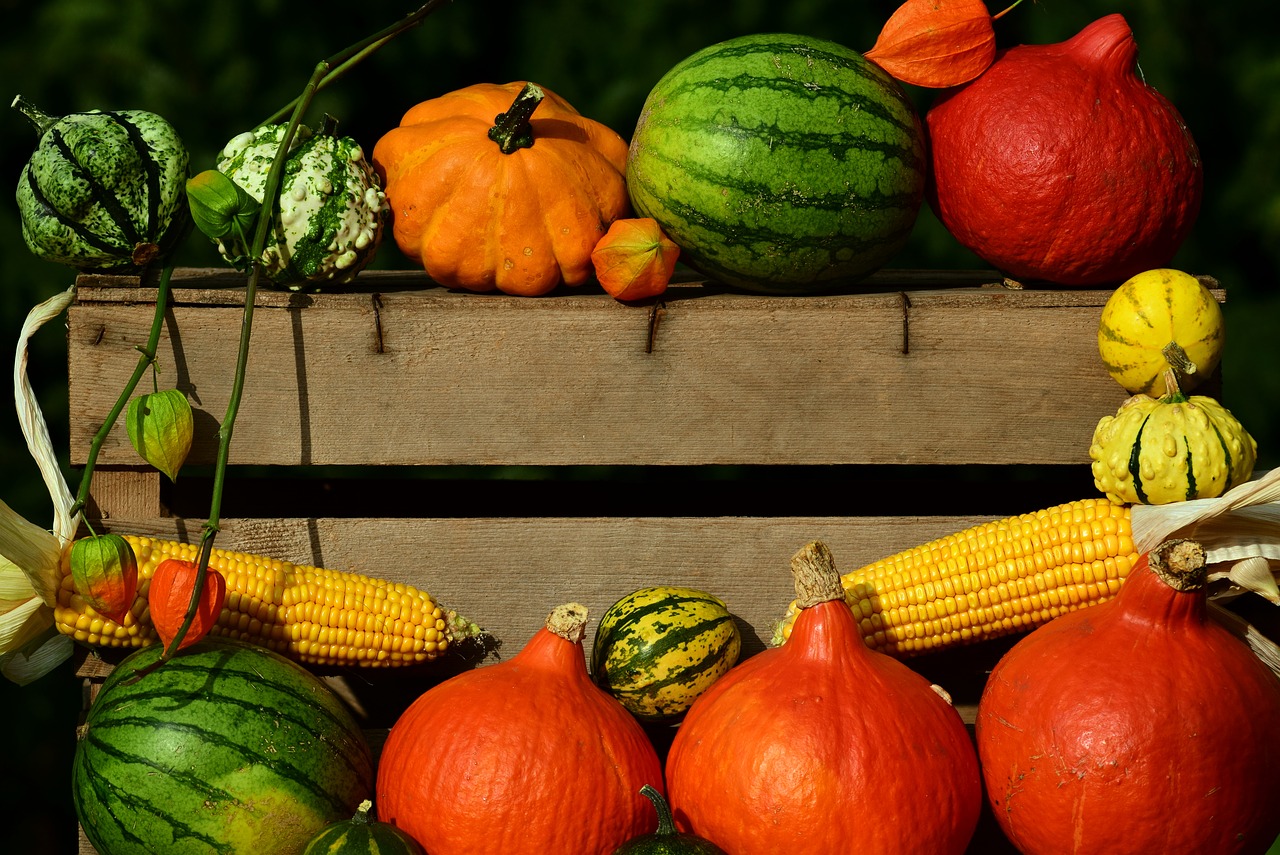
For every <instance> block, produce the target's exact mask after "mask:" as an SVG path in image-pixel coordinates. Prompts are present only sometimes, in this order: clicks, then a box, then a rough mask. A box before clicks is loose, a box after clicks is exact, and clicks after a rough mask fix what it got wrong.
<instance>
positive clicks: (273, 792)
mask: <svg viewBox="0 0 1280 855" xmlns="http://www.w3.org/2000/svg"><path fill="white" fill-rule="evenodd" d="M160 647H161V646H160V645H152V646H150V647H145V648H143V649H141V650H139V651H137V652H136V653H133V654H131V655H129V656H128V657H126V658H125V659H124V660H123V661H121V662H120V664H119V665H117V666H116V669H115V670H114V671H113V672H112V673H111V675H110V676H109V677H108V678H107V680H106V681H105V682H104V683H103V686H102V689H101V690H100V692H99V693H98V696H97V698H96V699H95V701H94V703H93V706H92V707H91V708H90V709H89V714H88V717H87V720H86V721H85V724H84V726H83V727H82V728H81V729H80V733H79V738H78V741H77V743H76V749H75V758H74V765H73V771H72V786H73V796H74V801H75V808H76V815H77V816H78V817H79V819H80V825H81V827H82V828H83V829H84V833H85V836H87V837H88V838H89V841H90V842H91V843H92V844H93V846H94V848H96V849H97V851H98V852H99V855H128V853H152V852H164V853H166V855H185V853H226V855H231V853H253V855H296V853H298V852H300V851H302V849H303V847H304V846H306V844H307V842H308V841H309V840H310V839H311V838H312V837H313V836H314V835H315V834H316V833H317V832H319V831H320V830H321V829H322V828H324V827H325V826H327V825H329V824H331V823H334V822H338V821H340V820H344V819H349V818H350V817H351V816H352V815H353V814H354V813H355V811H356V808H357V806H358V805H359V804H360V802H361V801H362V800H364V799H367V798H370V797H371V796H372V793H373V780H374V775H373V756H372V752H371V750H370V748H369V744H368V742H367V740H366V738H365V736H364V733H363V731H361V729H360V728H359V726H358V725H357V724H356V722H355V720H354V718H353V717H352V715H351V713H350V712H348V710H347V708H346V707H345V706H344V705H343V704H342V702H341V700H339V698H338V697H337V695H335V694H334V693H333V692H332V691H331V690H330V689H329V688H328V687H327V686H326V685H325V684H324V682H323V681H321V680H320V679H319V678H318V677H316V676H315V675H314V674H312V673H311V672H310V671H307V670H306V669H304V668H302V667H301V666H299V665H297V664H295V663H293V662H290V661H289V660H288V659H285V658H284V657H283V656H280V655H278V654H276V653H272V652H271V651H268V650H266V649H264V648H261V647H258V646H256V645H252V644H249V643H246V642H243V641H236V640H232V639H229V638H221V637H212V636H210V637H207V638H205V639H203V640H202V641H200V642H199V643H197V644H194V645H192V646H191V647H189V648H187V649H186V650H184V651H182V652H180V653H178V654H177V655H176V656H174V657H173V658H172V659H171V660H170V661H168V662H166V663H164V664H163V665H161V666H160V667H159V668H157V669H156V670H154V671H151V672H150V673H146V674H145V675H144V676H142V678H141V679H138V680H134V681H132V682H130V680H129V678H130V677H131V676H132V675H133V674H134V673H135V671H137V670H139V669H143V668H146V667H147V666H148V665H151V664H152V663H154V662H155V661H156V659H157V658H158V657H159V656H160V653H161V652H162V651H161V650H160Z"/></svg>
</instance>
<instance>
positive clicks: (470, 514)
mask: <svg viewBox="0 0 1280 855" xmlns="http://www.w3.org/2000/svg"><path fill="white" fill-rule="evenodd" d="M243 286H244V281H243V278H242V277H241V276H240V275H239V274H236V273H234V272H232V271H210V270H184V271H179V272H178V274H177V276H175V280H174V293H173V305H172V308H171V310H170V312H169V313H168V315H167V317H166V322H165V327H164V335H163V337H162V340H161V344H160V350H159V360H158V365H159V372H160V384H161V386H162V387H166V386H173V385H176V386H177V387H178V388H180V389H182V390H184V391H185V392H186V393H187V394H188V395H189V397H190V399H191V401H192V403H193V406H194V407H195V408H196V438H195V443H194V446H193V448H192V452H191V456H190V457H189V459H188V465H187V467H186V468H185V469H184V471H183V473H182V474H181V475H180V476H179V478H178V480H177V482H176V483H172V484H171V483H170V482H169V481H168V480H167V479H165V478H164V477H163V476H161V475H159V474H158V473H157V472H155V471H154V470H152V469H150V468H148V467H146V466H143V465H140V461H139V460H138V458H137V457H136V456H135V454H134V452H133V450H132V448H131V447H130V446H129V443H128V439H127V436H126V434H125V431H124V427H123V425H118V426H117V428H116V429H115V430H114V431H113V432H112V433H111V434H110V436H109V437H108V439H107V441H106V442H105V444H104V445H103V447H102V450H101V456H100V458H99V460H98V464H97V469H96V472H95V475H94V480H93V506H92V508H91V510H90V516H91V517H92V518H96V519H98V520H99V521H100V524H101V525H102V527H104V528H107V529H111V530H118V531H123V532H135V533H152V534H156V535H162V536H166V537H177V538H190V539H195V538H198V537H199V535H200V528H201V525H202V523H203V520H204V516H205V515H206V514H207V510H208V487H209V480H210V479H209V474H208V473H209V472H210V471H211V467H210V464H211V463H212V461H213V459H214V453H215V450H216V441H217V440H216V430H217V425H218V422H219V420H220V419H221V418H222V417H223V414H224V412H225V410H226V404H227V399H228V394H229V390H230V388H231V379H232V375H233V367H234V364H235V355H236V349H237V342H238V337H239V334H240V327H241V318H242V306H243V299H244V287H243ZM357 287H358V290H353V291H350V292H347V293H339V294H315V295H304V294H292V293H282V292H274V291H268V292H260V293H259V294H258V297H257V301H256V307H255V314H254V319H253V337H252V346H251V349H250V362H249V373H248V378H247V382H246V385H245V390H244V396H243V400H242V404H241V408H240V413H239V417H238V420H237V422H236V425H235V434H234V441H233V444H232V448H231V455H230V463H231V467H232V468H231V472H230V476H229V480H228V484H227V493H226V496H225V498H224V504H223V520H222V528H221V531H220V532H219V534H218V536H217V541H216V545H218V546H222V547H227V548H233V549H238V550H246V551H253V552H261V553H266V554H270V555H274V556H278V557H281V558H287V559H290V560H293V561H297V562H304V563H310V564H318V565H322V566H327V567H332V568H335V569H350V570H356V571H359V572H364V573H369V574H371V575H377V576H381V577H384V578H388V579H393V580H398V581H404V582H410V583H413V584H415V585H418V586H419V587H422V588H425V589H427V590H429V591H431V592H432V593H433V594H435V595H436V596H437V597H438V598H439V600H440V601H442V602H444V603H446V604H447V605H449V606H451V607H453V608H455V609H457V610H458V611H459V612H461V613H462V614H465V615H466V616H468V617H470V618H471V619H472V620H474V621H476V622H477V623H479V624H481V625H482V626H484V627H485V628H486V629H487V630H489V631H490V632H492V633H493V634H494V636H495V637H496V638H497V639H498V640H499V641H500V643H501V644H503V645H504V646H505V647H506V649H508V650H515V649H519V647H520V646H521V645H522V644H523V643H524V641H525V640H526V639H527V638H528V637H529V636H530V635H531V634H532V632H533V631H534V630H535V629H536V628H537V627H538V626H540V625H541V623H542V621H543V619H544V618H545V616H546V613H547V612H548V610H549V609H550V608H551V607H552V606H554V605H556V604H558V603H562V602H566V601H570V600H576V601H580V602H583V603H585V604H587V605H588V606H589V608H590V609H591V610H592V611H593V612H594V613H595V615H596V616H597V617H598V616H599V614H600V613H601V612H603V610H604V609H606V608H607V607H608V606H609V605H610V604H611V603H612V602H614V601H615V600H616V599H617V598H618V597H620V596H622V595H623V594H625V593H627V592H629V591H631V590H633V589H635V588H637V587H641V586H644V585H650V584H679V585H689V586H693V587H698V588H703V589H706V590H709V591H712V592H715V593H716V594H718V595H719V596H721V597H722V598H723V599H725V600H726V601H727V602H728V603H729V605H730V607H731V608H732V610H733V612H734V614H735V616H736V617H737V618H738V619H739V621H740V624H741V626H742V629H743V631H744V636H745V655H751V654H753V653H755V652H758V651H759V650H760V649H762V648H763V647H764V646H765V645H766V644H767V643H768V640H769V637H770V635H771V632H772V628H773V625H774V622H775V621H777V620H778V619H779V618H780V617H781V615H782V613H783V611H784V610H785V607H786V605H787V603H788V602H789V601H790V599H791V596H792V591H791V581H790V576H789V572H788V559H789V557H790V556H791V554H792V553H793V552H794V551H795V550H796V549H797V548H799V547H800V546H802V545H803V544H804V543H806V542H808V541H810V540H814V539H821V540H825V541H826V542H827V543H828V544H829V545H830V547H831V549H832V551H833V553H834V555H835V557H836V560H837V562H838V564H839V565H840V566H841V567H843V568H853V567H856V566H859V565H861V564H864V563H867V562H869V561H872V560H875V559H876V558H879V557H882V556H884V555H887V554H890V553H892V552H895V551H898V550H900V549H903V548H906V547H909V546H913V545H915V544H917V543H921V542H924V541H927V540H929V539H932V538H934V537H937V536H941V535H943V534H946V533H949V532H951V531H955V530H958V529H960V528H963V527H966V526H968V525H970V524H973V523H974V522H977V521H979V520H983V519H993V518H998V517H1003V516H1008V515H1010V514H1014V513H1020V512H1023V511H1030V510H1035V509H1037V508H1039V507H1043V506H1047V505H1049V504H1053V503H1056V502H1058V501H1066V500H1069V499H1073V498H1080V497H1084V496H1088V495H1092V494H1093V493H1094V490H1093V487H1092V480H1091V476H1090V475H1089V471H1088V455H1087V449H1088V445H1089V440H1090V437H1091V436H1092V432H1093V429H1094V426H1095V425H1096V423H1097V421H1098V419H1099V418H1100V417H1101V416H1102V415H1105V414H1108V413H1111V412H1114V410H1115V408H1116V407H1117V406H1118V404H1119V403H1120V401H1121V400H1123V398H1124V392H1123V390H1121V389H1120V388H1119V387H1118V386H1117V385H1116V384H1115V383H1114V381H1112V380H1111V379H1110V378H1109V377H1108V376H1107V374H1106V372H1105V371H1104V370H1103V369H1102V366H1101V364H1100V362H1099V360H1098V356H1097V350H1096V343H1095V334H1096V328H1097V322H1098V316H1099V313H1100V311H1101V308H1102V305H1103V304H1104V302H1105V300H1106V298H1107V297H1108V296H1109V292H1107V291H1097V290H1031V289H1026V290H1023V289H1017V288H1010V287H1007V285H1006V284H1005V283H1003V282H1002V280H1001V279H1000V277H999V276H997V275H996V274H994V273H992V272H990V271H960V272H946V273H942V272H937V271H885V272H882V273H880V274H877V275H876V276H874V277H873V278H872V279H871V280H869V281H868V282H867V283H865V286H864V289H863V290H861V291H860V292H859V293H856V294H843V295H838V296H822V297H803V298H784V297H763V296H757V295H744V294H738V293H733V292H730V291H726V290H724V289H722V288H719V287H718V286H715V285H713V284H708V283H703V282H698V281H688V282H679V283H676V284H674V285H673V286H672V287H671V288H670V289H669V290H668V291H667V293H666V294H665V295H664V296H663V297H662V299H661V300H659V301H654V302H652V303H650V304H645V305H624V304H620V303H618V302H616V301H614V300H613V299H611V298H610V297H608V296H607V295H605V294H603V293H602V292H600V291H598V290H596V289H593V290H591V291H590V292H585V291H584V292H583V293H575V292H573V291H568V292H565V293H563V294H559V293H558V294H556V295H553V296H548V297H543V298H537V299H528V298H515V297H506V296H495V295H480V294H466V293H455V292H451V291H448V290H445V289H442V288H439V287H435V286H434V285H433V284H432V283H430V282H429V281H428V280H426V279H425V278H424V277H423V276H422V275H421V274H412V273H402V272H390V271H378V272H366V273H365V274H362V275H361V276H360V278H359V279H358V280H357ZM155 293H156V292H155V288H154V285H153V284H152V283H140V282H138V281H137V280H136V279H127V278H119V277H105V276H92V275H85V276H82V277H81V278H80V280H79V283H78V294H77V299H76V301H75V303H74V305H73V306H72V307H71V309H70V311H69V329H68V340H69V357H68V369H69V395H70V412H71V414H72V417H71V423H70V439H71V461H72V463H73V465H83V464H84V462H85V461H86V459H87V454H88V449H89V442H90V439H91V438H92V436H93V434H94V433H95V432H96V431H97V429H98V427H99V426H100V425H101V423H102V421H103V419H104V418H105V416H106V414H107V412H108V411H109V409H110V407H111V406H112V404H113V403H114V401H115V398H116V396H117V395H118V394H119V391H120V390H121V388H122V387H123V385H124V383H125V382H126V380H127V378H128V376H129V375H130V373H131V372H132V370H133V368H134V366H135V365H136V362H137V358H138V352H137V350H136V347H137V346H138V345H140V344H142V343H143V342H144V341H145V340H146V337H147V331H148V329H149V326H150V323H151V319H152V316H153V311H154V300H155ZM1218 294H1219V298H1220V299H1222V298H1223V295H1222V292H1220V291H1219V292H1218ZM149 382H150V381H149V379H148V380H147V381H146V382H144V384H143V387H142V389H141V391H146V390H147V389H149V388H150V386H149ZM593 625H594V621H593V622H592V626H593ZM591 631H592V627H591V626H589V628H588V651H589V647H590V632H591ZM1008 643H1011V642H1010V641H1008V640H1001V641H999V642H987V643H984V644H982V645H977V646H975V647H971V648H965V649H962V650H959V651H953V652H948V653H945V654H938V655H932V656H928V657H919V658H916V659H913V660H911V662H912V665H913V667H916V668H917V669H918V670H921V671H922V672H923V673H925V674H926V676H929V677H930V678H931V679H933V680H935V681H936V682H938V683H940V684H942V685H943V686H944V687H946V688H947V689H949V690H950V691H951V692H952V694H953V695H954V697H955V698H956V701H957V705H958V706H959V708H960V710H961V712H962V715H965V716H966V717H967V719H968V720H969V721H972V715H973V710H974V705H975V704H976V702H977V698H978V693H979V692H980V691H981V686H982V682H983V680H984V678H985V674H986V672H987V670H988V669H989V668H990V667H991V665H993V664H994V662H995V660H996V659H997V658H998V656H999V654H1000V653H1001V652H1002V651H1003V650H1004V649H1006V648H1007V644H1008ZM501 653H502V650H501V649H500V650H499V655H501ZM112 662H113V657H111V656H105V657H98V656H96V655H87V656H86V657H85V660H84V663H83V665H82V667H81V673H82V674H83V675H84V677H85V679H86V681H87V685H88V687H89V690H90V691H89V693H88V695H89V696H91V694H92V689H93V687H94V686H95V685H96V684H97V682H98V681H100V679H101V677H102V676H103V675H104V674H105V673H107V672H108V671H109V669H110V667H111V665H112ZM463 667H469V663H462V662H447V663H443V664H442V665H440V666H432V667H428V668H422V669H418V668H415V669H410V670H408V671H404V672H397V671H379V672H374V673H370V672H360V673H358V674H352V673H344V674H343V673H340V674H330V675H328V676H331V677H335V678H341V680H342V685H343V688H344V691H346V692H348V697H349V698H350V699H351V700H352V702H353V705H354V706H355V707H356V708H357V709H358V710H359V711H360V712H361V714H362V715H364V716H365V717H366V723H367V724H368V726H369V729H370V732H371V734H373V735H374V739H375V741H376V739H377V734H378V733H385V728H386V727H388V726H389V725H390V723H391V721H393V720H394V715H395V713H396V712H397V711H398V710H399V709H402V708H403V706H404V705H406V704H407V703H408V702H409V701H410V700H412V698H413V697H416V695H417V693H418V692H420V691H422V690H424V689H425V688H427V687H428V686H430V685H432V684H434V682H435V681H438V680H439V679H441V678H442V677H443V676H447V675H448V674H449V673H453V672H456V670H458V669H459V668H463ZM665 736H669V731H668V732H664V733H658V734H655V741H656V742H657V743H658V744H659V747H660V748H663V747H664V746H663V745H662V740H663V739H664V737H665ZM1001 846H1004V847H1005V849H1002V848H1001ZM979 847H980V848H979ZM81 851H82V852H92V848H91V847H89V845H88V844H87V842H83V841H82V847H81ZM974 851H983V852H999V851H1007V844H1003V842H1002V841H1000V840H999V838H998V832H996V831H994V830H993V828H992V827H991V823H990V822H989V820H987V821H984V827H983V829H981V830H980V833H979V838H978V839H977V840H976V841H975V850H974Z"/></svg>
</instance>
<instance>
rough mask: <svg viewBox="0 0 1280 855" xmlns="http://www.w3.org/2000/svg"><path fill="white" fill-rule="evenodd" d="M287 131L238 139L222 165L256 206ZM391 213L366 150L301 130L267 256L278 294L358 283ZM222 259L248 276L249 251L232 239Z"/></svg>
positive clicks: (277, 128) (225, 241) (225, 242)
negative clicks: (359, 275) (244, 271)
mask: <svg viewBox="0 0 1280 855" xmlns="http://www.w3.org/2000/svg"><path fill="white" fill-rule="evenodd" d="M286 129H287V125H284V124H275V125H263V126H262V127H259V128H258V129H256V130H254V131H248V132H245V133H242V134H239V135H237V136H236V137H234V138H233V139H232V140H231V141H230V142H228V143H227V144H226V146H224V147H223V149H222V152H221V153H220V154H219V156H218V159H217V168H218V171H220V172H222V173H224V174H226V175H227V176H228V177H230V178H231V180H233V181H234V182H235V183H236V184H238V185H240V187H241V188H243V189H244V191H245V192H246V193H248V194H249V195H251V196H253V198H255V199H257V200H258V201H259V202H261V201H262V197H263V191H264V190H265V188H266V183H267V174H268V172H270V170H271V163H272V161H273V160H274V158H275V155H276V151H277V150H278V149H279V147H280V142H281V140H283V139H284V134H285V130H286ZM388 211H389V208H388V206H387V198H386V194H385V193H383V191H382V188H381V187H380V186H379V184H378V179H377V176H376V175H375V174H374V172H373V168H372V167H371V166H370V165H369V162H368V161H367V160H366V158H365V156H364V150H363V149H362V148H361V147H360V144H359V143H357V142H356V141H355V140H354V139H352V138H351V137H339V136H337V135H336V133H333V132H332V128H329V127H326V128H323V129H321V130H320V131H319V132H312V131H311V129H309V128H307V127H306V126H300V127H299V128H298V131H297V133H296V134H295V135H294V142H293V148H292V149H291V150H290V152H289V158H288V160H287V161H286V163H285V171H284V175H283V176H282V178H281V182H280V198H279V205H278V207H277V208H276V210H275V213H274V217H273V221H272V225H271V236H270V237H269V238H268V240H267V246H266V248H265V249H264V250H263V253H262V259H261V261H262V264H263V268H264V272H265V273H266V274H267V276H268V278H269V279H270V281H271V282H272V283H273V284H274V285H275V286H277V287H281V288H287V289H289V290H292V291H301V290H309V291H319V290H323V289H324V288H325V287H326V286H331V285H344V284H347V283H349V282H350V281H351V280H352V279H354V278H355V276H356V274H357V273H359V272H360V270H362V269H363V268H364V267H365V266H366V265H367V264H368V263H369V262H370V261H371V260H372V259H373V256H374V254H375V253H376V252H377V248H378V245H379V243H380V242H381V240H382V231H383V226H384V225H385V223H386V220H387V215H388ZM218 251H219V252H221V253H222V255H223V257H224V258H226V259H227V260H228V261H229V262H231V263H232V264H235V265H236V266H237V267H240V268H241V269H245V268H247V258H248V255H249V250H248V247H245V246H242V245H241V244H240V243H239V241H238V240H236V239H235V238H234V237H233V236H230V235H228V236H226V237H224V238H222V239H220V240H219V241H218Z"/></svg>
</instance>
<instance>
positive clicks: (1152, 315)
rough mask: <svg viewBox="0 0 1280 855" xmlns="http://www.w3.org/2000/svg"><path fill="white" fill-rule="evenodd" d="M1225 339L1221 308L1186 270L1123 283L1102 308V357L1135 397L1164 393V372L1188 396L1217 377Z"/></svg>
mask: <svg viewBox="0 0 1280 855" xmlns="http://www.w3.org/2000/svg"><path fill="white" fill-rule="evenodd" d="M1225 339H1226V328H1225V325H1224V323H1223V317H1222V307H1221V306H1220V305H1218V301H1217V299H1216V298H1215V297H1214V296H1213V294H1212V293H1211V292H1210V291H1209V289H1208V288H1206V287H1205V286H1204V284H1203V283H1202V282H1201V281H1200V280H1199V279H1197V278H1196V277H1194V276H1192V275H1190V274H1188V273H1183V272H1182V271H1181V270H1172V269H1169V268H1157V269H1154V270H1147V271H1145V272H1143V273H1139V274H1137V275H1136V276H1134V277H1132V278H1130V279H1129V280H1127V281H1126V282H1124V283H1123V284H1121V285H1120V287H1119V288H1117V289H1116V290H1115V292H1114V293H1112V295H1111V297H1110V298H1109V299H1108V300H1107V303H1106V305H1105V306H1103V307H1102V317H1101V319H1100V320H1099V322H1098V353H1099V355H1100V356H1101V357H1102V363H1103V365H1105V366H1106V368H1107V373H1109V374H1110V375H1111V377H1112V378H1113V379H1115V381H1116V382H1117V383H1119V384H1120V385H1121V386H1123V387H1124V388H1125V390H1126V391H1128V392H1129V393H1130V394H1132V395H1138V394H1142V395H1150V396H1152V397H1158V396H1160V395H1163V394H1164V380H1162V379H1161V378H1162V375H1163V374H1164V371H1165V369H1167V368H1170V367H1172V368H1173V369H1174V370H1175V371H1176V372H1177V375H1178V384H1179V386H1180V387H1181V388H1182V390H1183V391H1184V392H1189V391H1191V390H1192V389H1193V388H1195V387H1196V386H1197V385H1199V383H1200V382H1201V381H1202V380H1204V379H1205V378H1206V377H1208V376H1209V375H1210V374H1212V373H1213V370H1214V369H1215V368H1216V367H1217V366H1218V360H1219V359H1220V358H1221V357H1222V346H1223V343H1224V341H1225Z"/></svg>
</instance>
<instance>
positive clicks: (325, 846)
mask: <svg viewBox="0 0 1280 855" xmlns="http://www.w3.org/2000/svg"><path fill="white" fill-rule="evenodd" d="M372 811H373V802H372V801H370V800H369V799H365V800H364V801H363V802H361V803H360V807H358V808H356V812H355V815H354V816H352V817H351V819H344V820H342V821H340V822H335V823H331V824H330V825H327V826H325V827H324V828H322V829H321V830H320V831H319V832H318V833H317V834H316V836H315V837H313V838H311V841H310V842H309V843H307V847H306V848H305V849H303V850H302V855H426V850H425V849H423V848H422V846H421V845H420V844H419V843H418V841H416V840H414V839H413V838H412V837H410V836H409V835H408V834H407V833H405V832H403V831H401V830H400V829H399V828H397V827H396V826H394V825H392V824H391V823H389V822H380V821H379V820H377V819H375V818H374V817H373V816H371V815H370V814H371V812H372Z"/></svg>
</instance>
